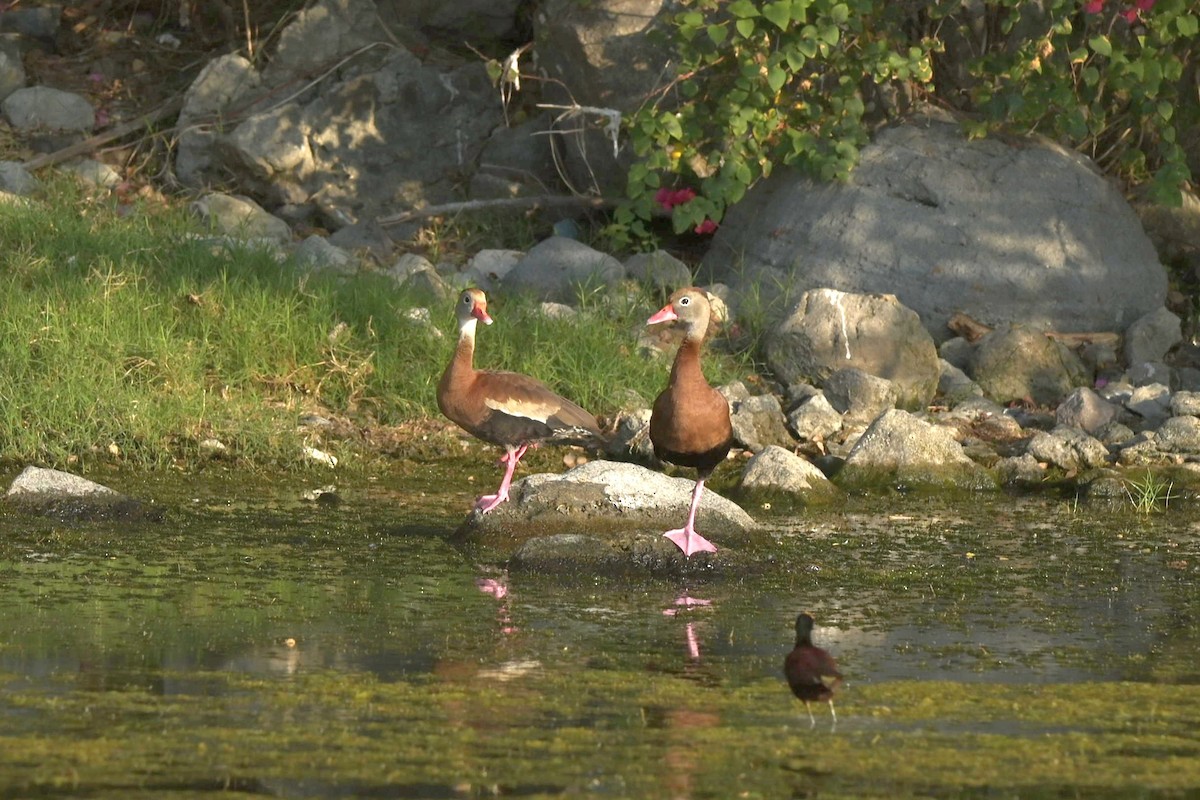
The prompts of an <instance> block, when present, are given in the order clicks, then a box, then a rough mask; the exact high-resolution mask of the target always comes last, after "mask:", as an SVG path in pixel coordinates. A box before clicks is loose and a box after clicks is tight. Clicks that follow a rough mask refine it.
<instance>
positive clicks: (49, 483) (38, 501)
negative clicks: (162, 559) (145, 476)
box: [4, 467, 166, 522]
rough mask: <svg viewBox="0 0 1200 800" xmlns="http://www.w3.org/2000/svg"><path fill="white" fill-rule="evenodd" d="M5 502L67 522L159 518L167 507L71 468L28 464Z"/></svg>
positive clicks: (23, 509)
mask: <svg viewBox="0 0 1200 800" xmlns="http://www.w3.org/2000/svg"><path fill="white" fill-rule="evenodd" d="M4 499H5V502H6V503H7V504H8V505H10V506H12V507H14V508H18V509H20V510H22V511H25V512H27V513H31V514H38V515H41V516H46V517H52V518H55V519H60V520H62V521H64V522H93V521H99V520H125V521H131V522H134V521H150V522H159V521H161V520H162V519H163V518H164V516H165V515H166V511H165V509H162V508H160V507H157V506H154V505H149V504H146V503H143V502H142V501H140V500H136V499H134V498H132V497H128V496H126V495H123V494H121V493H120V492H117V491H115V490H113V489H110V488H108V487H107V486H104V485H102V484H99V483H96V482H95V481H90V480H88V479H87V478H82V477H80V476H78V475H74V474H72V473H70V472H62V471H60V470H56V469H45V468H42V467H26V468H25V469H24V470H22V471H21V474H20V475H18V476H17V477H16V478H15V479H13V482H12V484H11V485H10V486H9V487H8V491H7V492H6V493H5V495H4Z"/></svg>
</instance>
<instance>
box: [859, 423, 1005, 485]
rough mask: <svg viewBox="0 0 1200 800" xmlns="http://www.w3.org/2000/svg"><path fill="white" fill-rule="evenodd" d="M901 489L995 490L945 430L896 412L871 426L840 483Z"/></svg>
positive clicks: (860, 440)
mask: <svg viewBox="0 0 1200 800" xmlns="http://www.w3.org/2000/svg"><path fill="white" fill-rule="evenodd" d="M880 482H883V483H887V484H891V485H896V486H903V487H941V488H957V489H985V488H986V489H991V488H995V485H996V484H995V481H994V480H993V479H992V477H991V475H989V474H988V473H987V470H985V469H983V467H981V466H979V465H978V464H976V463H975V462H974V461H972V460H971V459H970V458H968V457H967V456H966V454H965V453H963V449H962V446H961V445H960V444H959V443H958V442H957V441H956V440H955V438H954V435H953V434H952V433H951V432H950V431H949V430H947V429H945V428H942V427H938V426H935V425H930V424H929V423H928V422H925V421H924V420H921V419H918V418H917V417H916V416H914V415H912V414H910V413H908V412H907V411H901V410H898V409H894V410H892V411H887V412H885V413H884V414H883V415H882V416H880V417H879V418H878V419H876V420H875V421H874V422H872V423H871V424H870V426H868V428H867V429H866V431H864V432H863V435H862V436H861V437H860V438H859V439H858V441H857V442H856V443H855V445H854V448H853V449H852V450H851V451H850V454H849V456H847V458H846V464H845V466H843V467H842V470H841V472H839V473H838V476H837V483H838V484H839V485H840V486H842V487H844V488H846V487H859V486H864V487H870V486H872V485H874V484H876V483H880Z"/></svg>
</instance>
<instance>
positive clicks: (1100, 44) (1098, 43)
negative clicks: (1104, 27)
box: [1088, 36, 1112, 56]
mask: <svg viewBox="0 0 1200 800" xmlns="http://www.w3.org/2000/svg"><path fill="white" fill-rule="evenodd" d="M1088 47H1090V48H1092V52H1094V53H1098V54H1099V55H1102V56H1111V55H1112V42H1110V41H1109V40H1108V37H1107V36H1093V37H1092V38H1091V39H1088Z"/></svg>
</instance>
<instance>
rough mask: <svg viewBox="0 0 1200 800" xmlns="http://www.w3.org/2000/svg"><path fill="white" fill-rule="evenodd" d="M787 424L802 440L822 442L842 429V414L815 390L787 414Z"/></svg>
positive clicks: (822, 394)
mask: <svg viewBox="0 0 1200 800" xmlns="http://www.w3.org/2000/svg"><path fill="white" fill-rule="evenodd" d="M787 421H788V426H789V427H790V428H791V429H792V432H793V433H794V434H796V438H797V439H799V440H800V441H802V442H823V441H825V440H826V439H828V438H829V437H831V436H833V435H834V434H836V433H837V432H838V431H840V430H841V429H842V415H841V414H839V413H838V411H837V409H835V408H834V407H833V406H831V405H830V404H829V400H827V399H826V398H825V395H824V393H822V392H817V394H814V395H813V396H812V397H810V398H808V399H807V400H806V401H804V402H803V403H801V404H800V405H799V406H797V407H796V408H795V409H794V410H793V411H792V412H791V413H790V414H788V415H787Z"/></svg>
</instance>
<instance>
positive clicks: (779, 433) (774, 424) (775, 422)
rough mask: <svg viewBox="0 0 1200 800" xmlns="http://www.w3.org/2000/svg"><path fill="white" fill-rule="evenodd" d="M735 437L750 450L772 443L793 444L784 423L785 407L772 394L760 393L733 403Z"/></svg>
mask: <svg viewBox="0 0 1200 800" xmlns="http://www.w3.org/2000/svg"><path fill="white" fill-rule="evenodd" d="M729 422H730V424H731V425H732V426H733V438H734V440H735V441H736V442H738V443H739V444H741V445H742V446H743V447H745V448H746V449H747V450H750V451H752V452H755V453H757V452H759V451H760V450H762V449H763V448H765V447H768V446H770V445H783V446H791V444H792V436H791V434H790V433H788V431H787V428H786V427H785V426H784V420H783V409H782V408H781V407H780V405H779V399H778V398H777V397H775V395H773V394H759V395H754V396H753V397H747V398H746V399H744V400H738V401H736V402H735V403H733V408H732V410H731V413H730V415H729Z"/></svg>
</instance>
